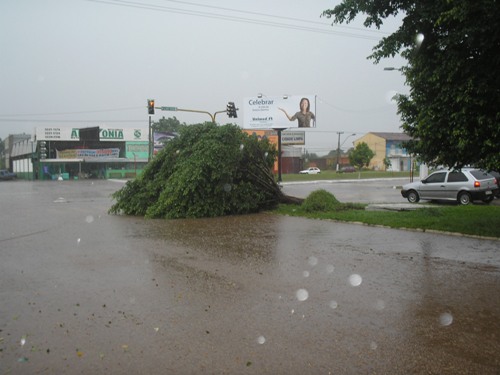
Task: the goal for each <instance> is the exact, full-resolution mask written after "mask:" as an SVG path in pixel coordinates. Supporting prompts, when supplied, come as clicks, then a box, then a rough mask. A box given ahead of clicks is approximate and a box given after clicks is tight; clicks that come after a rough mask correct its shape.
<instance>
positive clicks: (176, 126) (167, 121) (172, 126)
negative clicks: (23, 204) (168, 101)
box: [151, 116, 187, 133]
mask: <svg viewBox="0 0 500 375" xmlns="http://www.w3.org/2000/svg"><path fill="white" fill-rule="evenodd" d="M185 126H187V124H186V123H185V122H183V123H181V122H180V121H179V120H178V119H177V118H176V117H175V116H174V117H169V118H165V117H162V118H161V119H159V120H158V121H154V122H153V123H152V124H151V128H152V129H153V131H155V132H174V133H178V132H179V131H180V130H181V129H182V128H183V127H185Z"/></svg>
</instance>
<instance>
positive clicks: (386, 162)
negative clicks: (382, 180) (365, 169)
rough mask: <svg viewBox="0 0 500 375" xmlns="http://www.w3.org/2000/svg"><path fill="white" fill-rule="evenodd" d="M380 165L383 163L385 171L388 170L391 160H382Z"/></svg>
mask: <svg viewBox="0 0 500 375" xmlns="http://www.w3.org/2000/svg"><path fill="white" fill-rule="evenodd" d="M382 163H384V167H385V170H386V171H387V170H389V168H390V167H392V163H391V160H390V159H389V158H384V160H382Z"/></svg>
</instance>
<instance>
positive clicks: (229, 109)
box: [226, 102, 238, 118]
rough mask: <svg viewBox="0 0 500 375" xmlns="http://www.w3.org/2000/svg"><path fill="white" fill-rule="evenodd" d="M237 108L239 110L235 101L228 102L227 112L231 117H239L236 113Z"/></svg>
mask: <svg viewBox="0 0 500 375" xmlns="http://www.w3.org/2000/svg"><path fill="white" fill-rule="evenodd" d="M236 110H237V108H236V107H235V106H234V103H233V102H228V103H227V109H226V112H227V115H228V117H229V118H231V117H234V118H237V117H238V114H237V113H236Z"/></svg>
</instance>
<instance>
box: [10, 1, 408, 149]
mask: <svg viewBox="0 0 500 375" xmlns="http://www.w3.org/2000/svg"><path fill="white" fill-rule="evenodd" d="M339 2H340V1H339V0H308V1H295V0H273V1H269V0H253V1H240V0H217V1H216V0H191V1H174V0H130V1H121V0H120V1H119V0H102V1H101V0H93V1H89V0H1V1H0V138H5V137H6V136H7V135H8V134H12V133H23V132H25V133H30V134H31V133H32V132H33V130H34V128H35V127H37V126H44V127H45V126H54V125H56V126H60V127H86V126H104V125H105V126H116V127H123V128H132V127H138V126H142V127H147V124H148V115H147V109H146V105H147V103H146V100H147V99H148V98H154V99H155V100H156V106H175V107H179V108H190V109H199V110H206V111H208V112H210V113H213V112H215V111H219V110H224V109H225V108H226V103H227V102H228V101H234V102H235V103H236V106H237V107H239V108H241V110H240V112H241V111H242V108H243V99H244V98H245V97H250V96H256V95H257V94H259V93H263V94H265V95H268V96H281V95H283V94H288V95H301V94H308V95H310V94H313V95H317V105H316V112H317V113H316V116H317V123H316V128H315V129H307V130H306V147H307V149H308V150H310V151H311V152H318V153H323V152H328V151H329V150H331V149H336V145H337V140H338V138H337V137H338V136H337V132H341V131H343V132H345V134H344V135H342V138H341V141H343V139H344V138H345V137H346V136H347V135H348V134H352V133H357V134H359V135H360V136H361V135H362V134H364V133H366V132H370V131H377V132H400V131H401V129H400V128H399V126H400V119H399V117H398V116H397V114H396V105H395V104H394V103H393V102H391V100H390V98H391V97H392V96H393V95H394V94H395V93H397V92H405V93H406V92H407V91H408V88H407V87H405V86H404V79H403V77H402V76H401V74H400V73H399V72H397V71H393V72H388V71H384V70H383V68H384V67H385V66H396V67H399V66H401V65H402V64H403V61H402V60H401V59H396V60H392V61H384V62H382V63H380V64H378V65H374V64H373V62H372V60H367V59H366V57H367V56H368V55H369V54H370V53H371V50H372V48H373V47H374V46H375V44H376V43H377V41H378V40H379V39H380V38H381V37H383V36H384V35H388V33H390V32H392V31H394V30H395V29H396V27H397V26H398V22H397V21H393V22H391V23H390V24H387V25H385V26H384V29H383V30H382V31H383V32H380V31H376V30H372V31H370V30H366V29H364V28H363V27H362V25H361V19H360V20H359V22H356V23H355V24H350V25H342V26H331V21H330V20H328V19H326V18H321V17H320V15H321V13H322V11H323V10H325V9H330V8H333V6H335V5H336V4H338V3H339ZM161 116H165V117H171V116H176V117H177V118H178V119H179V120H180V121H181V122H186V123H198V122H204V121H207V120H209V118H208V116H206V115H201V114H190V113H185V112H166V111H164V112H158V111H157V114H156V115H155V116H154V119H158V118H160V117H161ZM242 118H243V113H240V114H239V118H238V119H236V120H233V119H229V118H227V116H226V115H225V114H221V115H217V121H218V122H219V123H222V124H225V123H227V122H236V123H237V124H238V125H243V123H242ZM352 139H353V137H351V138H350V141H349V142H346V144H345V145H344V148H345V147H346V146H347V145H351V141H352Z"/></svg>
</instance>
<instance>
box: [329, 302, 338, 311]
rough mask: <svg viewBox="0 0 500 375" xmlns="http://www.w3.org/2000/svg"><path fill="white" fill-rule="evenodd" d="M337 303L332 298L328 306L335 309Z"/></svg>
mask: <svg viewBox="0 0 500 375" xmlns="http://www.w3.org/2000/svg"><path fill="white" fill-rule="evenodd" d="M338 305H339V304H338V303H337V301H335V300H333V301H330V308H332V309H336V308H337V307H338Z"/></svg>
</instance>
